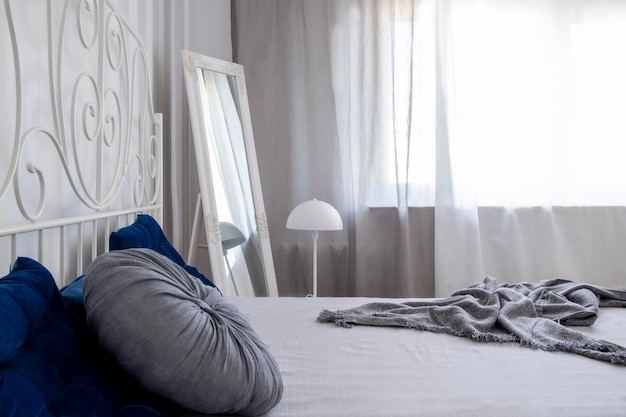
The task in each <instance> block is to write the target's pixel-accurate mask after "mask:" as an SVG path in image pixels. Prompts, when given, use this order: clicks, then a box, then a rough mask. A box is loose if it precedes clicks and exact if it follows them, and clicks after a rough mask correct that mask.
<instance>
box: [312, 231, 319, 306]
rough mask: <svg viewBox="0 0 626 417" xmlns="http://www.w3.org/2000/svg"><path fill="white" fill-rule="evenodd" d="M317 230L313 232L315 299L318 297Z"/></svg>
mask: <svg viewBox="0 0 626 417" xmlns="http://www.w3.org/2000/svg"><path fill="white" fill-rule="evenodd" d="M319 236H320V234H319V232H318V231H317V230H315V231H313V297H317V238H318V237H319Z"/></svg>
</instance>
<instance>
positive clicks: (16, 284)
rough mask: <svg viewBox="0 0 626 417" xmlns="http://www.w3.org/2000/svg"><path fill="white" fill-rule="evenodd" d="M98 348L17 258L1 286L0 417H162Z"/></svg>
mask: <svg viewBox="0 0 626 417" xmlns="http://www.w3.org/2000/svg"><path fill="white" fill-rule="evenodd" d="M179 411H180V407H178V406H176V405H175V404H173V403H172V402H170V401H167V400H165V399H163V398H161V397H158V396H156V395H154V394H152V393H149V392H147V391H146V390H145V389H143V388H142V387H141V386H140V385H139V383H138V382H137V381H136V380H135V379H134V378H132V377H131V376H129V375H128V374H127V373H126V372H125V371H123V370H122V369H121V368H120V367H119V365H117V363H116V362H115V361H114V360H113V358H111V357H110V356H109V355H107V354H106V353H104V352H103V351H102V350H101V349H100V348H99V346H98V344H97V340H96V338H95V336H94V335H93V334H92V333H90V332H89V331H88V329H87V326H86V323H85V322H84V321H82V320H81V319H80V318H79V317H78V316H76V315H75V314H74V313H73V311H72V310H71V309H70V308H68V307H67V306H66V305H65V303H64V300H63V298H62V297H61V295H60V293H59V291H58V289H57V286H56V283H55V282H54V279H53V278H52V276H51V274H50V273H49V272H48V270H47V269H46V268H45V267H43V266H42V265H41V264H39V263H38V262H36V261H34V260H32V259H29V258H18V259H17V261H16V262H15V264H14V265H13V267H12V269H11V272H10V273H9V274H8V275H7V276H5V277H3V278H0V416H2V417H33V416H39V417H47V416H66V417H74V416H76V417H78V416H81V417H83V416H102V417H107V416H116V417H126V416H145V417H157V416H169V415H175V414H176V413H178V412H179Z"/></svg>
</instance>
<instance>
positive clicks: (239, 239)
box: [220, 222, 246, 255]
mask: <svg viewBox="0 0 626 417" xmlns="http://www.w3.org/2000/svg"><path fill="white" fill-rule="evenodd" d="M220 234H221V235H222V249H223V250H224V255H226V251H227V250H228V249H232V248H235V247H237V246H239V245H241V244H242V243H243V242H245V241H246V238H245V236H244V235H243V233H242V232H241V230H239V228H237V226H235V225H234V224H232V223H229V222H220Z"/></svg>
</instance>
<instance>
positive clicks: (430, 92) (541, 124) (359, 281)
mask: <svg viewBox="0 0 626 417" xmlns="http://www.w3.org/2000/svg"><path fill="white" fill-rule="evenodd" d="M625 8H626V5H624V6H623V5H622V4H621V3H619V2H614V1H608V0H607V1H602V0H599V1H594V2H577V1H562V0H558V1H557V0H542V1H531V0H523V1H521V0H480V1H479V0H437V1H436V0H413V1H411V0H395V1H392V0H385V1H359V0H333V1H316V2H306V1H280V0H274V1H272V0H268V1H264V2H254V1H248V0H236V1H235V2H234V3H233V16H234V18H235V23H234V56H235V60H237V61H239V62H241V63H242V64H244V66H245V67H246V74H247V80H248V86H249V87H248V92H249V94H250V101H251V111H252V117H253V124H254V129H255V138H256V140H257V148H258V149H259V150H260V151H259V158H260V161H259V163H260V168H261V176H262V182H263V187H264V195H265V196H266V200H269V201H268V202H267V206H269V207H267V211H268V213H269V221H270V231H271V233H272V241H273V249H274V257H275V260H276V262H277V275H278V279H279V289H285V288H290V287H289V286H290V285H293V282H294V281H298V280H299V279H300V277H303V278H302V280H303V281H306V279H307V270H308V268H309V267H310V264H309V263H307V262H308V260H309V258H308V256H307V254H308V253H309V247H308V246H307V243H306V242H307V241H306V240H300V239H302V238H301V237H294V235H293V234H292V232H291V233H290V232H285V231H284V221H285V219H286V217H287V215H288V213H289V210H290V209H291V207H293V206H294V205H295V204H297V203H298V202H299V201H301V200H304V199H306V198H312V197H319V198H322V199H324V200H327V201H329V202H331V203H332V204H334V205H335V206H337V207H338V208H339V209H340V212H341V213H342V215H343V217H344V223H345V224H346V230H345V231H344V232H341V233H335V234H332V235H331V236H330V237H324V235H322V236H321V237H322V239H326V240H325V241H324V240H323V241H321V242H320V243H321V244H322V248H325V249H321V252H320V258H319V259H320V294H321V295H325V294H328V295H337V294H344V293H347V294H350V295H352V294H359V295H361V294H362V295H398V296H424V295H434V294H436V295H440V296H445V295H448V294H450V292H452V291H454V290H456V289H459V288H461V287H464V286H466V285H468V284H471V283H474V282H477V281H480V280H481V279H482V278H483V276H485V275H493V276H495V277H496V278H499V279H501V280H503V281H522V280H524V281H536V280H540V279H544V278H551V277H553V276H557V275H558V276H564V277H567V278H571V279H576V280H584V281H587V282H596V283H602V284H606V285H616V284H620V283H621V285H622V286H623V285H624V277H625V274H624V273H625V272H626V262H625V261H624V260H622V258H623V257H622V256H621V255H620V250H619V248H620V247H623V246H624V238H623V236H626V230H625V227H626V226H625V224H626V222H624V219H625V217H626V214H625V212H624V209H623V207H621V205H623V204H624V201H623V200H626V190H625V188H626V187H625V186H624V185H625V183H626V180H625V179H626V175H624V174H626V172H624V170H625V168H624V165H623V164H621V163H620V160H621V156H622V155H623V152H621V150H622V149H621V143H626V141H625V139H626V137H625V136H626V124H624V123H623V120H624V118H623V117H621V116H620V115H623V114H626V94H625V93H626V83H625V82H624V79H626V77H622V76H621V75H620V74H624V73H626V71H624V70H626V61H625V60H624V58H623V57H626V53H624V52H626V36H625V35H626V33H623V32H625V29H624V28H626V17H625V15H624V13H625ZM280 173H283V176H280V177H279V175H280ZM433 207H434V215H433V214H432V213H433V209H432V208H433ZM324 251H325V252H324ZM324 276H328V277H332V279H331V280H330V281H331V282H330V283H329V282H326V283H325V282H324ZM346 283H347V284H346ZM298 285H300V286H301V285H302V284H298ZM291 288H298V287H297V286H296V287H293V286H292V287H291ZM282 292H283V293H284V292H285V291H282ZM286 292H287V293H289V292H290V291H289V290H287V291H286ZM296 292H301V291H300V289H297V290H296Z"/></svg>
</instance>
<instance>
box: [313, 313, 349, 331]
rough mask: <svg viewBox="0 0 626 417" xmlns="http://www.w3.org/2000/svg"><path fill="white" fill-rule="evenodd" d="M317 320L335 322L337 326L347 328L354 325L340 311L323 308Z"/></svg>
mask: <svg viewBox="0 0 626 417" xmlns="http://www.w3.org/2000/svg"><path fill="white" fill-rule="evenodd" d="M317 321H318V322H320V323H335V324H336V325H337V326H340V327H345V328H347V329H349V328H351V327H352V325H351V324H350V323H348V322H346V320H345V319H344V318H343V316H342V315H341V313H340V312H339V311H337V312H333V311H330V310H322V312H321V313H320V314H319V316H317Z"/></svg>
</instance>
